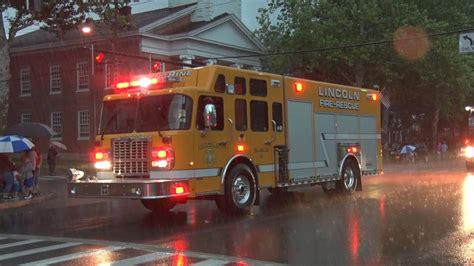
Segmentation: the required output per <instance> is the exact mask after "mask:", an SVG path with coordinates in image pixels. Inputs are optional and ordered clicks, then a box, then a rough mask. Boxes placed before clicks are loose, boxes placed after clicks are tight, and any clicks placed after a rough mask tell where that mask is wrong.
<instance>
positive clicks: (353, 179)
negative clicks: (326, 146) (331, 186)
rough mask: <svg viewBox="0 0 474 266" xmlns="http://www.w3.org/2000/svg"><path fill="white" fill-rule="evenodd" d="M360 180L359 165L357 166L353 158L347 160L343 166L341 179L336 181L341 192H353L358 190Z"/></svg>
mask: <svg viewBox="0 0 474 266" xmlns="http://www.w3.org/2000/svg"><path fill="white" fill-rule="evenodd" d="M359 181H360V171H359V167H357V164H356V163H355V162H354V161H353V160H346V161H345V162H344V165H343V166H342V173H341V179H340V180H338V182H337V183H336V186H337V189H338V190H339V191H341V192H345V193H348V194H352V193H353V192H354V191H356V189H357V186H358V182H359Z"/></svg>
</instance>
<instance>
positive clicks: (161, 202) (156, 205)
mask: <svg viewBox="0 0 474 266" xmlns="http://www.w3.org/2000/svg"><path fill="white" fill-rule="evenodd" d="M141 201H142V204H143V206H145V208H147V209H148V210H150V211H152V212H153V213H156V214H163V213H167V212H169V211H170V210H171V209H173V207H174V206H176V203H174V202H172V201H170V200H169V199H142V200H141Z"/></svg>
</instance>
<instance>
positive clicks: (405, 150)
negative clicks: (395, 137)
mask: <svg viewBox="0 0 474 266" xmlns="http://www.w3.org/2000/svg"><path fill="white" fill-rule="evenodd" d="M415 150H416V147H415V146H413V145H405V146H403V147H402V149H401V150H400V154H405V153H413V152H414V151H415Z"/></svg>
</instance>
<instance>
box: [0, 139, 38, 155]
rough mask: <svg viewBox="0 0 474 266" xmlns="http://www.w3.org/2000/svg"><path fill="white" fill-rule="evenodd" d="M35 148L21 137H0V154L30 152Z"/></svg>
mask: <svg viewBox="0 0 474 266" xmlns="http://www.w3.org/2000/svg"><path fill="white" fill-rule="evenodd" d="M33 146H35V145H34V144H33V143H32V142H31V141H29V140H28V139H26V138H24V137H21V136H14V135H9V136H3V137H0V153H15V152H22V151H27V150H31V148H33Z"/></svg>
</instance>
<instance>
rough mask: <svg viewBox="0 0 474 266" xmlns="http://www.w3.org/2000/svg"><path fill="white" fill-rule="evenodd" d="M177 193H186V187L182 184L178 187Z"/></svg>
mask: <svg viewBox="0 0 474 266" xmlns="http://www.w3.org/2000/svg"><path fill="white" fill-rule="evenodd" d="M175 193H176V194H178V195H179V194H183V193H184V187H182V186H179V187H176V189H175Z"/></svg>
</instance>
